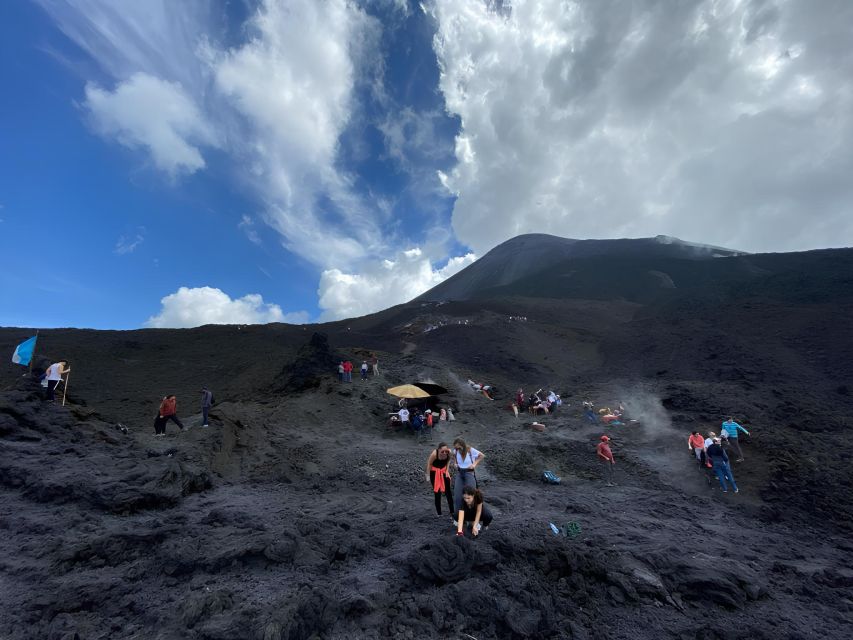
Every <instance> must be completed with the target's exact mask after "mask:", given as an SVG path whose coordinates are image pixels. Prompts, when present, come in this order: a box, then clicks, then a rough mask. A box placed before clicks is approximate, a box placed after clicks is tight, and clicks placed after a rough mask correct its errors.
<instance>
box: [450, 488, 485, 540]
mask: <svg viewBox="0 0 853 640" xmlns="http://www.w3.org/2000/svg"><path fill="white" fill-rule="evenodd" d="M458 518H459V519H458V521H457V523H456V535H457V536H462V535H465V527H466V526H468V527H470V530H471V535H472V536H474V537H475V538H476V537H477V536H478V535H480V533H482V532H483V531H485V530H486V529H488V528H489V525H490V524H491V523H492V520H493V519H494V518H493V517H492V512H491V511H490V510H489V508H488V507H487V506H486V503H485V502H484V501H483V492H482V491H480V490H479V489H475V488H474V487H465V490H464V491H463V492H462V508H461V509H459V515H458Z"/></svg>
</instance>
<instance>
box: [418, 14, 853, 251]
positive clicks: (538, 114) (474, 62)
mask: <svg viewBox="0 0 853 640" xmlns="http://www.w3.org/2000/svg"><path fill="white" fill-rule="evenodd" d="M508 5H509V3H507V2H503V3H502V2H489V3H485V2H482V3H478V2H455V1H454V0H436V1H435V3H434V4H433V5H432V6H433V11H434V15H435V18H436V21H437V33H436V36H435V40H434V47H435V50H436V53H437V55H438V59H439V62H440V65H441V68H442V75H441V81H440V85H441V90H442V92H443V93H444V96H445V99H446V102H447V107H448V109H449V111H451V112H452V113H455V114H458V115H459V117H460V118H461V121H462V130H461V132H460V134H459V135H458V137H457V140H456V158H457V161H458V164H457V166H456V168H455V169H454V170H453V171H452V172H451V173H449V174H448V175H445V176H443V180H444V182H445V184H446V186H447V188H448V189H449V190H451V191H452V192H453V193H455V194H457V196H458V199H457V202H456V205H455V209H454V214H453V228H454V230H455V231H456V234H457V235H458V237H459V239H460V240H461V241H463V242H465V243H467V244H468V245H469V246H471V247H472V248H474V249H475V251H476V252H477V253H482V252H483V251H484V250H486V249H488V248H490V247H492V246H494V245H495V244H497V243H499V242H500V241H502V240H505V239H507V238H509V237H512V236H514V235H516V234H518V233H523V232H531V231H546V232H551V233H555V234H559V235H566V236H574V237H602V236H603V237H612V236H635V235H655V234H658V233H666V234H670V235H677V236H681V237H686V238H689V239H693V240H699V241H704V242H710V243H713V244H719V245H728V246H734V247H738V248H743V249H747V250H789V249H802V248H811V247H820V246H828V245H836V246H837V245H839V244H851V242H853V216H850V215H849V212H850V210H851V203H853V181H851V180H849V178H848V176H849V175H851V173H853V152H851V141H853V55H851V49H850V47H849V46H848V45H849V42H850V40H851V36H853V26H851V25H853V4H851V3H848V2H844V1H843V0H837V1H834V2H823V3H820V8H819V9H818V8H817V7H815V6H814V4H813V3H810V2H805V1H790V2H783V1H778V2H776V1H773V0H767V1H737V0H730V1H728V0H723V1H720V2H678V3H675V2H661V1H652V0H647V1H640V2H633V3H623V2H608V1H598V2H566V1H564V0H541V1H537V2H525V1H523V0H520V1H518V2H515V3H514V4H513V6H512V7H511V9H510V8H509V6H508Z"/></svg>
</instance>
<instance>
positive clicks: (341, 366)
mask: <svg viewBox="0 0 853 640" xmlns="http://www.w3.org/2000/svg"><path fill="white" fill-rule="evenodd" d="M345 372H346V370H345V369H344V361H343V360H341V362H340V363H339V364H338V382H343V381H344V374H345Z"/></svg>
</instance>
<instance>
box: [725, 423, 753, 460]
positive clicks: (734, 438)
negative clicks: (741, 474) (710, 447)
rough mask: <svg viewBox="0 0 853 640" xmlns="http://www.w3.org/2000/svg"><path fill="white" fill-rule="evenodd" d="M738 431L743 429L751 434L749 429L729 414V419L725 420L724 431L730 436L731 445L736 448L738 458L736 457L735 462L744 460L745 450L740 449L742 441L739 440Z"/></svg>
mask: <svg viewBox="0 0 853 640" xmlns="http://www.w3.org/2000/svg"><path fill="white" fill-rule="evenodd" d="M738 431H743V432H744V433H745V434H746V435H749V431H747V430H746V429H744V428H743V427H742V426H740V425H739V424H738V423H737V422H735V421H734V418H732V417H731V416H729V419H728V420H726V421H725V422H723V432H724V433H725V434H726V435H727V436H728V441H729V446H730V447H731V448H732V449H734V450H735V452H736V453H737V458H735V462H743V451H741V450H740V443H739V442H738Z"/></svg>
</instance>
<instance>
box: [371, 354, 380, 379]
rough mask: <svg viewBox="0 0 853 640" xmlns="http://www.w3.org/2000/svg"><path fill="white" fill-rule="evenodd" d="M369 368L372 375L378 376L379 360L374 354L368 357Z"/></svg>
mask: <svg viewBox="0 0 853 640" xmlns="http://www.w3.org/2000/svg"><path fill="white" fill-rule="evenodd" d="M370 367H371V368H372V369H373V375H374V376H378V375H379V358H377V357H376V354H375V353H374V354H372V355H371V356H370Z"/></svg>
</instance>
